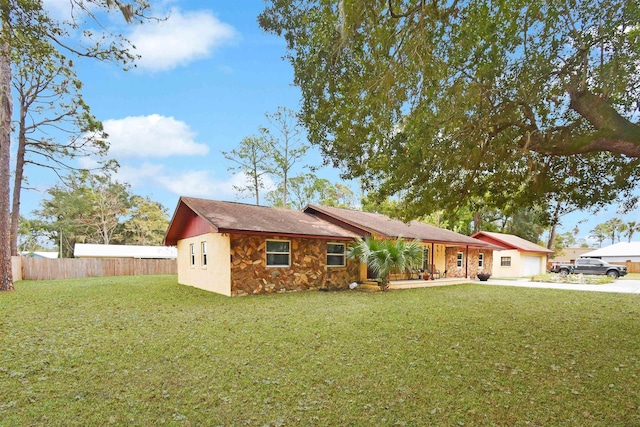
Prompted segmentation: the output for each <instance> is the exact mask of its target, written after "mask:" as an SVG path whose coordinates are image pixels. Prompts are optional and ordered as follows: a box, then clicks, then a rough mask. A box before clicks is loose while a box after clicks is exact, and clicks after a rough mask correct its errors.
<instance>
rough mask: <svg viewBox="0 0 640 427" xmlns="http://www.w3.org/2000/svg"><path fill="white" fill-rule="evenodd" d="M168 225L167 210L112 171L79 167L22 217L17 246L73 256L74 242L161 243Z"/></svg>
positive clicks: (26, 249)
mask: <svg viewBox="0 0 640 427" xmlns="http://www.w3.org/2000/svg"><path fill="white" fill-rule="evenodd" d="M168 225H169V215H168V214H167V209H166V208H165V207H164V206H162V205H161V204H160V203H158V202H155V201H153V200H151V199H150V198H148V197H142V196H138V195H136V194H133V193H131V190H130V186H129V185H128V184H126V183H120V182H117V181H114V180H112V178H111V176H110V175H109V174H105V173H100V174H96V173H93V174H92V173H89V172H87V171H75V172H73V173H71V174H69V175H67V176H65V177H63V179H62V182H61V183H59V184H56V185H55V186H53V187H51V188H49V189H48V190H47V197H46V198H45V199H43V200H42V201H41V203H40V209H38V210H36V211H34V212H33V217H32V218H30V219H26V218H24V217H21V220H20V228H19V239H18V249H19V250H20V251H26V252H32V251H35V250H42V249H44V250H46V249H45V248H46V247H50V246H51V244H53V246H55V247H57V248H58V250H59V253H60V256H61V257H65V258H67V257H72V256H73V250H74V245H75V243H99V244H129V245H161V244H162V241H163V239H164V234H165V232H166V230H167V226H168Z"/></svg>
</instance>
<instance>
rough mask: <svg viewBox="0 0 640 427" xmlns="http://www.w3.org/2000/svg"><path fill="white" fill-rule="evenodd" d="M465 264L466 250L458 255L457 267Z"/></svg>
mask: <svg viewBox="0 0 640 427" xmlns="http://www.w3.org/2000/svg"><path fill="white" fill-rule="evenodd" d="M463 266H464V252H458V255H456V267H458V268H462V267H463Z"/></svg>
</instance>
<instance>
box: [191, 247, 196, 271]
mask: <svg viewBox="0 0 640 427" xmlns="http://www.w3.org/2000/svg"><path fill="white" fill-rule="evenodd" d="M189 266H190V267H191V268H194V267H195V266H196V244H195V243H190V244H189Z"/></svg>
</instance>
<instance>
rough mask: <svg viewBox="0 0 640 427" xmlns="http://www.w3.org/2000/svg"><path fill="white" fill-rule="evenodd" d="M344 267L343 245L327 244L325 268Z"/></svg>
mask: <svg viewBox="0 0 640 427" xmlns="http://www.w3.org/2000/svg"><path fill="white" fill-rule="evenodd" d="M345 265H346V262H345V245H344V243H327V267H344V266H345Z"/></svg>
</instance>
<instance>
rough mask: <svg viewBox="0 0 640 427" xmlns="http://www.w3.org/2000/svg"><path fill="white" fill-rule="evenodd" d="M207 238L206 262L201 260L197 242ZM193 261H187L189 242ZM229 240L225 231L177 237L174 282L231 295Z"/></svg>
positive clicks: (199, 242)
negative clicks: (222, 232) (176, 277)
mask: <svg viewBox="0 0 640 427" xmlns="http://www.w3.org/2000/svg"><path fill="white" fill-rule="evenodd" d="M203 241H206V242H207V266H206V267H203V266H202V263H201V259H202V256H201V255H202V254H201V243H202V242H203ZM192 243H193V244H194V245H195V254H196V262H195V265H194V266H191V265H190V264H191V263H190V257H191V253H190V251H189V245H190V244H192ZM230 248H231V244H230V241H229V236H228V235H226V234H218V233H208V234H203V235H200V236H195V237H190V238H187V239H182V240H179V241H178V283H180V284H183V285H189V286H195V287H196V288H200V289H204V290H207V291H211V292H216V293H219V294H223V295H227V296H231V261H230V260H231V249H230Z"/></svg>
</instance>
